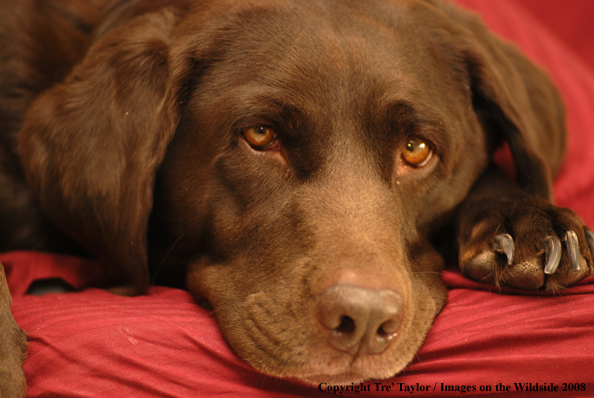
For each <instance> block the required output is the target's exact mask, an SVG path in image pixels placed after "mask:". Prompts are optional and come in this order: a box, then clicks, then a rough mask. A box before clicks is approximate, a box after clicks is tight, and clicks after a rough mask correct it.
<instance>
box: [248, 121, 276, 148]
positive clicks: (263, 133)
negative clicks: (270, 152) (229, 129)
mask: <svg viewBox="0 0 594 398" xmlns="http://www.w3.org/2000/svg"><path fill="white" fill-rule="evenodd" d="M242 133H243V136H244V137H245V140H246V141H247V142H248V143H249V144H250V145H251V146H252V148H254V149H257V150H263V149H266V148H268V147H270V146H271V145H272V144H274V143H275V142H276V132H275V131H274V130H273V129H272V128H270V127H267V126H257V127H248V128H246V129H243V131H242Z"/></svg>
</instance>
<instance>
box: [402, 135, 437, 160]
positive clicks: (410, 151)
mask: <svg viewBox="0 0 594 398" xmlns="http://www.w3.org/2000/svg"><path fill="white" fill-rule="evenodd" d="M432 154H433V150H432V149H431V146H430V145H429V143H427V141H425V140H423V139H422V138H420V137H410V138H408V140H407V141H406V144H405V145H404V149H403V150H402V158H403V159H404V161H405V162H406V163H407V164H409V165H411V166H413V167H422V166H424V165H426V164H427V162H429V159H431V155H432Z"/></svg>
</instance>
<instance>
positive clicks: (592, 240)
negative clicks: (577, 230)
mask: <svg viewBox="0 0 594 398" xmlns="http://www.w3.org/2000/svg"><path fill="white" fill-rule="evenodd" d="M586 242H588V247H589V248H590V253H592V254H593V255H594V232H592V231H590V230H588V231H586Z"/></svg>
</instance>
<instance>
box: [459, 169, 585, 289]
mask: <svg viewBox="0 0 594 398" xmlns="http://www.w3.org/2000/svg"><path fill="white" fill-rule="evenodd" d="M456 228H457V236H458V245H459V264H460V267H461V268H462V271H463V272H464V273H465V274H466V275H468V276H469V277H471V278H473V279H476V280H479V281H484V282H487V283H495V284H506V285H510V286H514V287H518V288H523V289H538V288H546V289H549V290H556V289H560V288H563V287H565V286H568V285H571V284H572V283H575V282H577V281H579V280H581V279H583V278H584V277H586V276H588V275H590V273H591V272H592V253H593V252H594V234H593V232H592V231H590V230H589V229H588V228H587V227H585V226H584V225H583V222H582V220H581V219H580V217H579V216H578V215H577V214H576V213H574V212H573V211H572V210H569V209H566V208H561V207H557V206H554V205H553V204H552V203H550V202H549V201H548V200H545V199H540V198H536V197H534V196H531V195H529V194H527V193H526V192H525V191H523V190H521V189H520V188H519V187H517V186H516V185H515V184H514V183H513V182H511V181H510V180H509V179H508V178H507V177H506V176H504V175H503V173H501V172H500V171H499V170H498V169H497V168H496V167H495V166H493V167H491V168H490V169H488V170H487V171H486V172H485V174H484V175H483V176H482V177H481V178H480V179H479V180H478V181H477V183H476V184H475V186H474V187H473V189H472V191H471V192H470V194H469V196H468V198H467V199H466V200H465V201H464V203H463V204H462V205H461V206H460V208H459V210H458V212H457V215H456Z"/></svg>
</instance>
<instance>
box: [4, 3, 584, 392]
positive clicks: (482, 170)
mask: <svg viewBox="0 0 594 398" xmlns="http://www.w3.org/2000/svg"><path fill="white" fill-rule="evenodd" d="M0 14H1V15H3V16H4V17H3V21H2V25H1V26H0V51H1V58H0V59H1V62H2V64H1V66H0V68H1V69H0V112H1V113H0V123H1V124H0V134H1V136H0V140H1V144H2V146H1V147H0V162H1V163H0V182H1V184H2V190H1V191H0V217H1V223H2V228H1V231H0V250H9V249H23V248H29V249H43V250H62V251H63V250H69V249H68V248H69V247H75V244H74V243H72V242H70V241H69V238H66V237H67V236H69V237H71V238H73V239H74V241H76V242H77V244H79V245H80V247H82V248H83V250H85V251H87V252H88V253H89V254H91V255H94V256H96V257H97V258H98V259H99V260H101V261H102V263H103V264H104V266H105V270H106V272H107V273H108V275H109V276H110V278H111V279H112V280H113V283H114V286H115V287H114V290H115V291H117V292H119V293H121V294H141V293H143V292H144V291H145V290H146V289H147V287H148V285H149V284H150V283H151V281H152V279H151V278H156V280H157V281H160V282H161V283H175V282H176V281H178V280H179V279H180V278H181V279H183V280H185V283H186V286H187V288H188V289H189V291H190V292H191V293H192V294H193V295H194V296H195V297H196V299H197V300H199V301H200V302H201V303H203V304H204V305H209V306H211V307H212V308H214V309H215V311H216V316H217V319H218V322H219V324H220V327H221V330H222V332H223V334H224V336H225V337H226V339H227V340H228V342H229V344H230V345H231V347H232V348H233V349H234V350H235V351H236V352H237V354H238V355H240V356H241V357H242V358H244V359H245V360H246V361H247V362H249V363H250V364H251V365H253V366H254V367H255V368H257V369H259V370H261V371H262V372H264V373H267V374H269V375H274V376H279V377H288V378H297V379H300V380H303V381H305V382H308V383H319V382H327V383H349V384H350V383H351V382H355V381H360V380H364V379H371V378H387V377H390V376H393V375H394V374H396V373H398V372H399V371H400V370H402V369H403V368H404V367H405V366H406V365H407V364H408V363H409V362H410V361H411V359H412V358H413V356H414V355H415V353H416V352H417V350H418V349H419V347H420V346H421V344H422V343H423V340H424V338H425V335H426V334H427V331H428V330H429V328H430V326H431V323H432V321H433V319H434V317H435V316H436V315H437V314H438V313H439V311H440V310H441V308H442V307H443V305H444V302H445V300H446V296H447V295H446V290H445V288H444V285H443V284H442V282H441V280H440V271H441V270H442V268H443V264H444V256H445V254H444V253H445V252H447V249H441V248H449V249H453V250H455V251H456V252H457V253H458V258H459V264H460V267H461V268H462V270H463V271H464V272H465V273H466V274H467V275H468V276H469V277H471V278H475V279H477V280H481V281H487V282H489V283H495V284H507V285H511V286H515V287H519V288H526V289H541V288H542V289H559V288H562V287H564V286H567V285H569V284H571V283H573V282H575V281H577V280H579V279H581V278H583V277H585V276H587V275H589V274H590V272H591V270H592V251H593V250H592V249H593V246H594V245H593V242H594V235H593V234H592V232H591V231H590V230H588V229H587V228H585V227H584V226H583V224H582V222H581V220H580V218H579V217H578V216H577V215H576V214H575V213H573V212H572V211H571V210H568V209H562V208H559V207H556V206H554V205H553V204H552V203H551V185H552V183H551V181H552V179H553V176H554V174H555V172H556V171H557V170H558V169H559V166H560V163H561V161H562V155H563V150H564V145H565V144H564V143H565V127H564V112H563V106H562V103H561V100H560V97H559V95H558V94H557V92H556V90H555V89H554V88H553V86H552V84H551V82H550V81H549V79H548V78H547V77H546V76H545V74H544V73H543V72H542V71H541V70H540V69H538V68H537V67H535V66H534V65H533V64H532V63H531V62H529V61H528V60H527V59H526V58H524V57H523V56H522V55H521V54H520V53H519V52H518V50H517V49H516V48H515V47H514V46H512V45H509V44H505V43H503V42H502V41H500V40H499V39H497V38H496V37H494V36H493V35H492V34H491V33H489V32H488V31H487V29H486V28H485V27H484V25H483V24H482V23H481V21H480V20H479V18H477V17H476V16H475V15H473V14H471V13H468V12H465V11H462V10H460V9H458V8H456V7H455V6H453V5H451V4H449V3H445V2H441V1H438V0H366V1H360V0H249V1H244V0H241V1H240V0H127V1H124V0H114V1H108V0H94V1H88V0H45V1H43V0H22V1H19V2H2V4H1V5H0ZM504 145H507V146H508V147H509V150H510V152H511V154H512V157H513V160H514V165H515V174H516V175H515V179H514V180H513V181H512V180H510V178H508V177H507V176H506V175H504V174H503V173H502V172H501V171H499V169H498V167H497V166H495V165H494V162H493V160H492V158H493V154H494V152H495V151H496V150H497V149H498V148H499V147H501V146H504ZM58 230H59V231H62V232H63V234H62V233H61V232H57V231H58ZM452 237H454V238H453V239H451V238H452ZM75 250H79V251H80V250H81V249H75ZM0 282H1V283H0V294H1V295H2V298H1V301H0V315H1V316H2V324H1V325H0V331H1V333H0V336H2V338H1V340H0V355H1V358H2V364H1V365H0V366H1V367H0V386H1V387H0V391H2V394H3V395H2V396H3V397H4V396H13V395H18V394H19V393H22V391H23V388H24V387H23V386H24V384H23V381H22V380H23V378H22V371H21V369H20V363H21V362H22V359H23V358H22V352H23V350H24V347H25V343H24V338H23V335H22V333H21V331H20V329H19V328H18V326H16V324H15V323H14V321H13V320H12V319H11V316H10V311H9V304H10V296H9V294H8V292H7V289H6V286H5V283H4V280H1V281H0ZM197 360H199V359H197ZM11 393H12V395H11Z"/></svg>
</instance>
